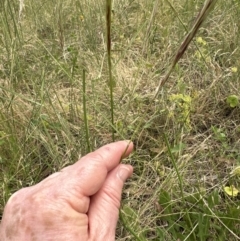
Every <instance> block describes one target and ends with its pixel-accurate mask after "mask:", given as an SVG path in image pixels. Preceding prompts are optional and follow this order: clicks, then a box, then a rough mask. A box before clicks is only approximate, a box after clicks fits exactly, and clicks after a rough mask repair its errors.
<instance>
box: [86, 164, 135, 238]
mask: <svg viewBox="0 0 240 241" xmlns="http://www.w3.org/2000/svg"><path fill="white" fill-rule="evenodd" d="M132 172H133V168H132V166H130V165H124V164H120V165H119V166H118V167H116V168H115V169H114V170H113V171H111V172H110V173H109V175H108V177H107V179H106V181H105V183H104V184H103V186H102V188H101V189H100V190H99V191H98V192H97V193H96V194H95V195H94V196H93V197H91V200H90V208H89V211H88V216H89V235H90V237H91V240H115V239H114V237H115V230H116V225H117V220H118V216H119V208H120V202H121V194H122V188H123V185H124V182H125V181H126V179H127V178H129V177H130V176H131V175H132ZM99 235H101V236H100V237H99Z"/></svg>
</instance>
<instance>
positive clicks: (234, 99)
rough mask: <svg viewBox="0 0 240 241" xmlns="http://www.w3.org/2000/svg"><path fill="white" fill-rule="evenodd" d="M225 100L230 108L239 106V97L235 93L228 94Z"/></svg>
mask: <svg viewBox="0 0 240 241" xmlns="http://www.w3.org/2000/svg"><path fill="white" fill-rule="evenodd" d="M226 102H227V104H228V105H229V106H230V107H231V108H235V107H237V106H239V99H238V96H236V95H229V96H228V97H227V100H226Z"/></svg>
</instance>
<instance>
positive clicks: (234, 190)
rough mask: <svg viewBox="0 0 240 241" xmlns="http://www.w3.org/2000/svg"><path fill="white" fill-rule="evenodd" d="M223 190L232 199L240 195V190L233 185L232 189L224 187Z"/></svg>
mask: <svg viewBox="0 0 240 241" xmlns="http://www.w3.org/2000/svg"><path fill="white" fill-rule="evenodd" d="M223 190H224V192H225V193H226V194H227V195H228V196H231V197H236V196H237V195H238V193H239V191H238V189H237V188H236V187H234V186H233V185H231V186H230V187H228V186H226V187H224V189H223Z"/></svg>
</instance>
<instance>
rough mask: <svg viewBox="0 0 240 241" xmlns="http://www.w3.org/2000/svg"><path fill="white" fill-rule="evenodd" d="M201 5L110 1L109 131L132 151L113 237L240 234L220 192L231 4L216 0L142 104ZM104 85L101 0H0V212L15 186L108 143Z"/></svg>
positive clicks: (229, 112)
mask: <svg viewBox="0 0 240 241" xmlns="http://www.w3.org/2000/svg"><path fill="white" fill-rule="evenodd" d="M202 4H203V1H200V0H195V1H194V0H184V1H180V0H176V1H173V2H172V6H173V7H174V8H172V7H171V4H169V2H168V1H166V0H153V1H149V0H128V1H127V0H119V1H118V0H115V1H114V2H113V6H112V9H113V11H112V17H113V18H112V35H111V41H112V65H113V69H112V73H113V78H114V83H115V87H114V117H115V128H116V133H115V136H116V139H117V140H120V139H131V140H133V142H134V143H135V147H136V150H135V152H134V153H133V155H132V156H131V157H130V158H128V159H127V160H125V161H124V162H126V163H130V164H132V165H133V166H134V175H133V177H132V179H131V180H129V181H128V183H127V184H126V186H125V189H124V192H123V202H122V211H121V220H120V223H119V225H118V229H117V237H116V239H117V240H119V241H120V240H121V241H123V240H239V239H240V238H239V237H240V231H239V230H240V199H239V196H237V197H234V198H233V197H230V196H227V195H226V194H224V192H223V191H222V190H223V187H224V186H225V185H230V184H234V186H236V187H237V188H240V185H239V184H240V182H239V177H237V176H236V177H231V176H230V172H231V171H232V170H233V168H235V167H237V166H238V165H240V154H239V153H240V152H239V150H240V109H239V106H237V107H235V108H231V107H230V106H229V105H228V104H227V103H226V98H227V97H228V96H229V95H236V96H238V98H239V89H240V81H239V71H240V49H239V36H240V34H239V17H240V3H239V1H237V0H229V1H223V0H219V1H218V2H217V4H216V7H215V9H214V11H213V12H212V13H211V14H210V16H209V18H208V19H207V21H206V22H205V23H204V24H203V26H202V27H201V29H200V30H199V32H198V34H197V38H195V39H194V41H193V42H192V43H191V45H190V47H189V49H188V50H187V52H186V54H185V55H184V56H183V58H182V59H181V60H180V62H179V64H178V65H177V67H176V68H175V70H174V73H173V74H172V75H171V77H170V79H169V80H168V82H167V83H166V85H165V86H164V88H163V89H162V90H161V91H160V94H159V96H158V97H157V98H156V99H155V100H153V96H154V94H155V91H156V88H157V86H158V83H159V81H160V80H161V78H162V77H163V76H164V74H166V71H167V69H168V67H169V66H170V64H171V60H172V57H173V55H174V53H175V52H176V50H177V48H178V46H179V45H180V43H181V41H182V40H183V38H184V36H185V34H186V32H187V30H188V29H190V28H191V26H192V23H193V21H194V19H195V17H196V16H197V13H198V11H199V9H200V7H201V6H202ZM83 70H86V93H85V97H86V101H85V104H86V106H87V120H88V131H89V134H90V141H89V143H90V145H89V146H88V145H87V141H86V138H87V132H86V125H85V124H86V121H85V122H84V109H83ZM108 83H109V76H108V66H107V53H106V21H105V1H94V0H81V1H80V0H79V1H78V0H65V1H63V0H53V1H32V0H24V1H23V0H20V1H17V0H11V1H10V0H2V1H1V2H0V187H1V190H0V213H2V211H3V208H4V205H5V204H6V202H7V200H8V198H9V197H10V195H11V194H12V193H14V192H15V191H16V190H18V189H20V188H22V187H25V186H30V185H33V184H34V183H37V182H39V181H40V180H42V179H43V178H45V177H47V176H48V175H49V174H51V173H53V172H55V171H57V170H59V169H61V168H63V167H64V166H67V165H69V164H71V163H74V162H75V161H76V160H78V158H79V157H81V156H82V155H84V154H86V153H87V152H88V151H89V149H90V150H94V149H96V148H98V147H99V146H102V145H103V144H106V143H109V142H111V141H112V133H111V131H112V127H111V111H110V95H109V84H108ZM166 139H167V140H168V141H167V140H166ZM168 143H169V148H168V145H167V144H168Z"/></svg>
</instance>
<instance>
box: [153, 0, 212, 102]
mask: <svg viewBox="0 0 240 241" xmlns="http://www.w3.org/2000/svg"><path fill="white" fill-rule="evenodd" d="M216 2H217V0H206V1H205V3H204V5H203V7H202V9H201V11H200V12H199V14H198V16H197V18H196V20H195V21H194V25H193V27H192V29H191V30H190V31H189V33H188V34H187V35H186V37H185V39H184V40H183V42H182V44H181V46H180V48H179V49H178V51H177V53H176V55H175V57H174V60H173V62H172V65H171V67H170V69H169V71H168V72H167V74H166V75H165V76H164V78H163V79H162V80H161V81H160V83H159V85H158V87H157V91H156V94H155V96H154V99H155V98H156V97H157V95H158V93H159V91H160V89H161V87H162V86H163V85H164V84H165V83H166V82H167V80H168V78H169V76H170V74H171V73H172V71H173V69H174V67H175V66H176V64H177V63H178V61H179V60H180V58H181V57H182V56H183V54H184V53H185V51H186V49H187V48H188V46H189V44H190V43H191V41H192V39H193V38H194V36H195V35H196V33H197V31H198V29H199V28H200V26H201V25H202V23H203V22H204V20H205V19H206V18H207V16H208V15H209V13H210V11H211V10H212V9H213V8H214V5H215V4H216Z"/></svg>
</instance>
